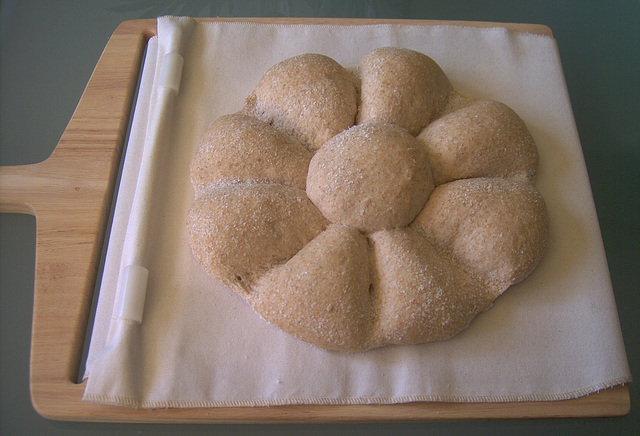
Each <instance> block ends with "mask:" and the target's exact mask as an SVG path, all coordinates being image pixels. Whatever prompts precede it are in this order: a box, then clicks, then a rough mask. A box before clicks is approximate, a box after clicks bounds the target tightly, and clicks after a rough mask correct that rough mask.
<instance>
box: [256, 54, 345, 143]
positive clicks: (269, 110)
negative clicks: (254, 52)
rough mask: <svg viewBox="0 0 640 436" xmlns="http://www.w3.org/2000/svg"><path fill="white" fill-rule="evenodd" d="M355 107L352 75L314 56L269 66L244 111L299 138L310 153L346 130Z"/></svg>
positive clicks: (298, 57)
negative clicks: (309, 149)
mask: <svg viewBox="0 0 640 436" xmlns="http://www.w3.org/2000/svg"><path fill="white" fill-rule="evenodd" d="M283 95H287V96H292V95H295V96H296V98H295V99H288V100H287V99H283V98H282V96H283ZM357 109H358V107H357V94H356V88H355V86H354V84H353V77H352V75H351V74H349V73H348V72H347V70H345V69H344V68H342V66H341V65H340V64H338V63H337V62H336V61H334V60H333V59H331V58H329V57H327V56H323V55H320V54H313V53H309V54H303V55H300V56H296V57H293V58H290V59H287V60H284V61H282V62H280V63H279V64H277V65H275V66H273V67H272V68H270V69H269V70H268V71H267V72H266V73H265V74H264V76H262V79H261V80H260V83H258V86H256V89H255V90H254V91H253V92H252V93H251V95H249V97H247V100H246V102H245V107H244V111H245V112H246V113H247V114H249V115H251V116H254V117H256V118H258V119H261V120H263V121H266V122H267V123H270V124H272V125H274V126H275V127H278V128H280V129H282V130H284V131H285V132H289V133H290V134H292V135H295V136H298V137H299V138H300V139H302V141H304V142H305V143H306V144H307V145H308V146H309V148H311V149H312V150H317V149H318V148H320V147H321V146H322V144H324V143H325V142H326V141H327V140H328V139H329V138H331V137H332V136H334V135H336V134H338V133H340V132H341V131H343V130H345V129H347V128H349V127H351V126H352V125H353V123H354V120H355V117H356V112H357Z"/></svg>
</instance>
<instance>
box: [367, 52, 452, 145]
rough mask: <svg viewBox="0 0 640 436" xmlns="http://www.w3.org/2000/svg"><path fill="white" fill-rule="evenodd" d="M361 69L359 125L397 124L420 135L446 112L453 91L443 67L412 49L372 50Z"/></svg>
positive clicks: (413, 133)
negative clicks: (432, 121) (375, 122)
mask: <svg viewBox="0 0 640 436" xmlns="http://www.w3.org/2000/svg"><path fill="white" fill-rule="evenodd" d="M360 70H361V72H360V74H361V78H362V83H361V85H360V88H361V94H362V96H361V102H360V108H359V110H358V117H357V120H358V121H357V122H358V124H364V123H370V122H372V121H377V122H384V123H390V124H396V125H398V126H400V127H403V128H405V129H407V130H408V131H409V133H411V134H412V135H417V134H418V133H420V131H421V130H422V129H423V128H424V127H425V126H426V125H427V124H428V123H429V122H430V121H431V120H432V119H433V118H435V117H436V115H438V113H439V112H441V111H442V110H443V109H444V107H445V106H446V104H447V100H448V98H449V94H450V93H451V91H452V88H451V84H450V83H449V79H448V78H447V76H446V75H445V73H444V71H442V69H441V68H440V66H439V65H438V64H437V63H435V61H434V60H433V59H431V58H430V57H428V56H426V55H424V54H422V53H419V52H416V51H413V50H406V49H398V48H391V47H384V48H379V49H376V50H372V51H370V52H369V53H367V54H366V55H365V56H364V57H363V58H362V61H361V62H360Z"/></svg>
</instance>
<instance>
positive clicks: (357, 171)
mask: <svg viewBox="0 0 640 436" xmlns="http://www.w3.org/2000/svg"><path fill="white" fill-rule="evenodd" d="M537 168H538V153H537V149H536V145H535V142H534V140H533V137H532V136H531V134H530V133H529V131H528V129H527V127H526V125H525V123H524V121H523V120H522V119H520V118H519V117H518V115H517V114H516V113H515V112H514V111H513V110H512V109H510V108H509V107H507V106H506V105H504V104H502V103H499V102H496V101H489V100H475V99H472V98H468V97H465V96H462V95H460V94H458V93H457V92H456V91H455V90H454V89H453V88H452V86H451V84H450V82H449V80H448V78H447V76H446V74H445V72H444V71H443V70H442V69H441V68H440V66H438V64H437V63H436V62H435V61H434V60H433V59H431V58H429V57H428V56H426V55H424V54H422V53H419V52H416V51H412V50H408V49H402V48H393V47H385V48H380V49H376V50H372V51H371V52H369V53H367V54H366V55H365V56H364V57H363V58H362V60H361V62H360V65H358V66H357V68H355V69H352V70H347V69H346V68H344V67H343V66H341V65H340V64H338V63H337V62H336V61H334V60H333V59H331V58H329V57H327V56H324V55H320V54H302V55H300V56H296V57H293V58H290V59H286V60H284V61H282V62H280V63H279V64H277V65H275V66H273V67H272V68H270V69H269V70H268V71H267V72H265V74H264V75H263V77H262V79H261V80H260V81H259V83H258V84H257V86H256V88H255V90H254V91H253V92H252V93H251V94H250V95H249V96H248V97H247V99H246V103H245V106H244V107H243V108H242V109H241V110H240V111H238V112H237V113H234V114H229V115H225V116H223V117H221V118H219V119H218V120H215V121H214V122H213V123H212V124H211V126H210V128H209V129H208V131H207V132H206V134H205V135H204V137H203V139H202V141H201V143H200V145H199V147H198V150H197V151H196V154H195V155H194V158H193V160H192V163H191V182H192V185H193V189H194V201H193V205H192V207H191V209H190V211H189V214H188V216H187V234H188V237H189V242H190V244H191V247H192V250H193V253H194V256H195V257H196V258H197V260H198V261H199V263H200V264H201V265H202V267H203V268H204V269H205V270H206V271H207V273H209V274H210V275H211V276H212V277H214V278H215V279H217V280H219V281H220V282H222V283H223V284H225V285H226V286H228V287H230V288H231V289H233V290H235V291H236V292H238V293H239V294H240V295H242V296H243V297H244V298H245V299H246V301H247V302H248V303H249V304H251V306H252V307H253V308H254V309H255V311H256V312H257V313H258V314H259V315H260V316H262V317H263V318H264V319H265V320H266V321H268V322H270V323H272V324H274V325H276V326H278V327H279V328H280V329H282V330H283V331H285V332H287V333H289V334H291V335H293V336H295V337H296V338H298V339H301V340H303V341H305V342H308V343H310V344H313V345H315V346H317V347H321V348H325V349H329V350H340V351H364V350H368V349H372V348H377V347H381V346H384V345H387V344H418V343H424V342H430V341H439V340H444V339H448V338H451V337H453V336H455V335H456V334H457V333H459V332H460V331H461V330H463V329H465V328H466V327H467V326H468V325H469V324H470V322H471V321H472V319H473V318H474V317H475V316H476V315H477V314H478V313H480V312H482V311H485V310H487V309H488V308H489V307H490V306H491V305H492V303H493V301H494V300H495V299H496V298H497V297H498V296H500V295H501V294H502V293H503V292H504V291H505V290H507V289H508V288H509V287H510V286H512V285H513V284H515V283H518V282H519V281H521V280H523V279H524V278H525V277H527V276H528V275H529V274H530V273H531V272H532V271H533V270H534V268H535V267H536V265H537V264H538V263H539V261H540V259H541V257H542V255H543V252H544V248H545V246H546V244H547V241H548V234H549V223H548V215H547V210H546V207H545V203H544V200H543V198H542V197H541V195H540V194H539V193H538V192H537V190H536V189H535V186H534V182H535V177H536V172H537Z"/></svg>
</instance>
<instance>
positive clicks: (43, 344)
mask: <svg viewBox="0 0 640 436" xmlns="http://www.w3.org/2000/svg"><path fill="white" fill-rule="evenodd" d="M201 20H205V19H201ZM206 20H208V21H215V20H220V21H254V22H267V23H286V24H288V23H303V24H377V23H398V24H418V25H425V26H429V25H434V24H456V25H464V26H481V27H497V26H502V27H507V28H510V29H512V30H515V31H521V32H529V33H538V34H545V35H552V33H551V30H550V29H549V28H548V27H546V26H542V25H535V24H511V23H485V22H456V21H424V20H379V19H328V18H327V19H316V18H308V19H303V18H247V19H240V18H216V19H206ZM155 34H156V20H155V19H147V20H132V21H125V22H123V23H122V24H121V25H120V26H118V28H117V29H116V30H115V32H114V33H113V35H112V37H111V38H110V40H109V42H108V44H107V46H106V47H105V50H104V52H103V54H102V56H101V57H100V60H99V61H98V64H97V65H96V68H95V70H94V72H93V74H92V76H91V78H90V80H89V83H88V84H87V87H86V89H85V91H84V93H83V95H82V98H81V100H80V102H79V104H78V106H77V108H76V110H75V112H74V114H73V116H72V118H71V120H70V122H69V124H68V126H67V128H66V130H65V131H64V133H63V135H62V137H61V139H60V142H59V143H58V145H57V147H56V148H55V150H54V152H53V154H52V155H51V156H50V157H49V158H48V159H46V160H45V161H43V162H40V163H36V164H32V165H20V166H7V167H0V212H12V213H26V214H31V215H35V217H36V233H37V234H36V240H37V245H36V270H35V290H34V308H33V330H32V343H31V371H30V374H31V375H30V378H31V380H30V383H31V397H32V402H33V405H34V407H35V409H36V410H37V411H38V412H39V413H40V414H41V415H43V416H44V417H46V418H50V419H56V420H77V421H116V422H180V423H185V422H386V421H428V420H468V419H512V418H513V419H515V418H558V417H605V416H620V415H624V414H627V413H628V412H629V409H630V399H629V390H628V387H626V386H618V387H615V388H611V389H607V390H605V391H602V392H599V393H596V394H592V395H589V396H586V397H581V398H578V399H575V400H566V401H556V402H514V403H406V404H398V405H376V406H369V405H359V406H334V405H327V406H324V405H323V406H320V405H313V406H277V407H228V408H205V409H157V410H142V409H131V408H124V407H115V406H106V405H99V404H93V403H87V402H83V401H82V395H83V392H84V387H85V385H84V383H81V384H78V383H76V382H75V381H76V379H77V375H78V370H79V365H80V360H81V354H82V349H83V343H84V340H85V332H86V328H87V322H88V315H89V312H90V309H91V301H92V297H93V292H94V288H95V282H96V277H97V273H98V265H99V261H100V255H101V251H102V245H103V242H104V239H105V231H106V223H107V219H108V215H109V212H110V207H111V201H112V198H113V191H114V186H115V181H116V177H117V170H118V165H119V161H120V158H121V153H122V150H123V144H124V140H125V135H126V132H127V127H128V122H129V117H130V115H131V109H132V104H133V98H134V94H135V88H136V84H137V80H138V73H139V70H140V66H141V62H142V60H143V59H142V58H143V53H144V48H145V45H146V42H147V41H148V39H149V38H150V37H152V36H153V35H155Z"/></svg>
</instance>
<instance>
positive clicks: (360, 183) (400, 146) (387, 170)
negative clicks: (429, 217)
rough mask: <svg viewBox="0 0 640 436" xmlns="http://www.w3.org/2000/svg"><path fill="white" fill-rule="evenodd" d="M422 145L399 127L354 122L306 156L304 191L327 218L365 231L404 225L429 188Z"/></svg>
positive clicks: (421, 203) (407, 222)
mask: <svg viewBox="0 0 640 436" xmlns="http://www.w3.org/2000/svg"><path fill="white" fill-rule="evenodd" d="M433 186H434V185H433V177H432V175H431V168H430V167H429V162H428V159H427V155H426V152H425V151H424V148H423V147H422V146H421V145H420V143H419V142H418V140H417V139H415V138H414V137H413V136H411V134H409V132H407V131H406V130H405V129H403V128H401V127H398V126H395V125H391V124H384V123H369V124H362V125H358V126H354V127H352V128H350V129H349V130H346V131H344V132H342V133H341V134H339V135H336V136H335V137H333V138H332V139H331V140H329V141H328V142H327V143H326V144H325V145H324V147H322V148H321V149H320V150H319V151H318V152H317V153H316V154H315V155H314V157H313V158H312V159H311V163H310V165H309V172H308V174H307V195H308V196H309V198H310V199H311V201H312V202H313V203H314V204H315V205H316V206H317V207H318V209H320V211H321V212H322V213H323V214H324V216H325V217H326V218H327V219H328V220H329V221H331V222H334V223H337V224H343V225H348V226H351V227H355V228H357V229H358V230H360V231H361V232H364V233H371V232H375V231H377V230H381V229H392V228H396V227H402V226H405V225H407V224H409V223H410V222H411V221H413V219H414V218H415V217H416V216H417V215H418V213H419V212H420V210H422V208H423V207H424V205H425V203H426V201H427V199H428V198H429V195H430V194H431V191H432V190H433Z"/></svg>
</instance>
